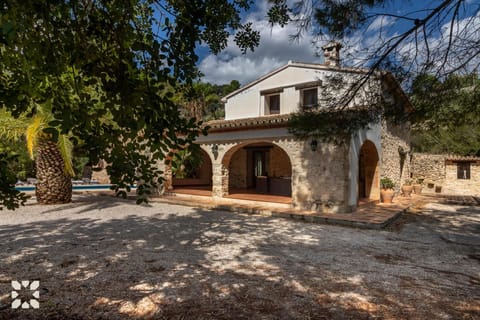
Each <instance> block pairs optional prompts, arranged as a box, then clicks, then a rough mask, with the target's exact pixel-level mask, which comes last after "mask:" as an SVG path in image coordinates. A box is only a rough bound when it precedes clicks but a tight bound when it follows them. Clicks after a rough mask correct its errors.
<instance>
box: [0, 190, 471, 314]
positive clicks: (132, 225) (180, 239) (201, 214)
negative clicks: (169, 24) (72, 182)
mask: <svg viewBox="0 0 480 320" xmlns="http://www.w3.org/2000/svg"><path fill="white" fill-rule="evenodd" d="M12 280H39V281H40V287H39V291H40V308H39V309H28V310H21V309H11V307H10V304H11V301H12V299H11V297H10V291H11V281H12ZM30 294H31V293H30V292H29V291H25V292H21V296H20V297H24V298H25V297H27V296H29V295H30ZM137 318H140V319H197V320H200V319H480V207H473V206H472V207H467V206H452V205H443V204H440V203H428V204H425V205H424V206H423V207H422V208H421V209H419V210H416V211H413V210H412V212H410V213H408V214H406V215H404V216H403V217H402V218H401V220H400V221H399V222H398V223H397V224H396V225H395V226H393V227H392V228H390V230H384V231H376V230H360V229H352V228H345V227H340V226H332V225H320V224H312V223H305V222H301V221H294V220H285V219H276V218H270V217H261V216H249V215H242V214H236V213H230V212H223V211H208V210H202V209H195V208H190V207H183V206H175V205H166V204H160V203H151V204H150V205H148V206H137V205H135V204H134V203H133V202H130V201H126V200H120V199H115V198H110V197H106V196H91V195H76V196H75V199H74V202H73V203H71V204H66V205H55V206H40V205H35V204H32V205H27V206H26V207H23V208H21V209H19V210H16V211H14V212H11V211H3V212H2V211H0V319H137Z"/></svg>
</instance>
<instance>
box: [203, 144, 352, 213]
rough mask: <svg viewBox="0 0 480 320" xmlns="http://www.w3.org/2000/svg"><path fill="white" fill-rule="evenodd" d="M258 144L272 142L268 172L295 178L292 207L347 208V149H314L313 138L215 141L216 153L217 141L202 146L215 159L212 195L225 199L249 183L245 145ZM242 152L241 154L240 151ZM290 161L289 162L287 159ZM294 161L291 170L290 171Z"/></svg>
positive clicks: (325, 210)
mask: <svg viewBox="0 0 480 320" xmlns="http://www.w3.org/2000/svg"><path fill="white" fill-rule="evenodd" d="M258 143H262V144H264V143H270V144H273V145H274V147H273V148H272V149H271V150H270V152H269V153H270V168H269V171H270V172H269V174H270V175H272V176H273V174H275V175H276V176H289V175H290V174H291V177H292V206H293V207H296V208H301V209H309V210H311V209H313V210H317V211H321V212H345V211H347V210H348V206H347V205H346V203H347V190H348V184H349V180H348V156H347V150H346V149H345V148H343V147H337V146H334V145H331V144H323V143H319V144H318V148H317V150H316V151H312V150H311V147H310V141H309V140H308V141H301V140H296V139H293V138H290V137H288V138H287V137H283V138H282V137H280V138H270V139H262V140H261V141H256V140H251V141H246V142H245V141H236V142H233V141H232V142H228V143H221V142H218V143H215V145H216V146H218V152H217V154H216V156H215V155H214V154H213V152H212V147H213V145H214V143H205V144H202V145H201V147H202V149H203V150H204V151H206V152H207V153H208V154H209V156H210V158H211V159H212V166H213V177H212V182H213V185H212V195H213V197H214V198H222V197H225V196H227V195H228V190H229V188H232V187H233V188H235V187H236V188H242V187H244V186H246V184H247V181H246V178H245V177H246V170H247V167H246V163H247V159H246V157H247V152H246V151H245V149H244V148H243V147H245V146H248V145H253V144H258ZM238 152H240V153H238ZM280 154H281V155H280ZM286 157H288V158H289V161H287V158H286ZM288 163H290V164H291V168H290V170H291V172H289V170H288Z"/></svg>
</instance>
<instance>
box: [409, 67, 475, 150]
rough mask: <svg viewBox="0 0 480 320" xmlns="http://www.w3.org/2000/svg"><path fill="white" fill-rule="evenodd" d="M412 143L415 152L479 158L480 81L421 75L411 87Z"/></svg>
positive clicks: (457, 76) (471, 77)
mask: <svg viewBox="0 0 480 320" xmlns="http://www.w3.org/2000/svg"><path fill="white" fill-rule="evenodd" d="M411 100H412V102H413V104H414V106H415V112H414V113H412V116H411V121H412V124H413V126H412V140H413V146H414V148H415V150H417V151H420V152H431V153H455V154H460V155H480V79H479V77H478V75H476V74H471V75H466V76H459V75H450V76H448V77H447V78H445V79H444V80H440V79H438V78H436V77H435V76H432V75H421V76H419V77H417V78H416V79H415V81H414V82H413V85H412V94H411Z"/></svg>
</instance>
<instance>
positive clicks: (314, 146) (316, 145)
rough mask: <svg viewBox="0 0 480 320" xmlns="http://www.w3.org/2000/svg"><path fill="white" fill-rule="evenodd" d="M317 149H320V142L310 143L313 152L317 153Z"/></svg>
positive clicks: (313, 141)
mask: <svg viewBox="0 0 480 320" xmlns="http://www.w3.org/2000/svg"><path fill="white" fill-rule="evenodd" d="M317 147H318V141H317V140H315V139H313V140H312V141H311V142H310V149H312V151H313V152H315V151H317Z"/></svg>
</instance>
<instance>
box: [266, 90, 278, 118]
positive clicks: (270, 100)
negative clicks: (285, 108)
mask: <svg viewBox="0 0 480 320" xmlns="http://www.w3.org/2000/svg"><path fill="white" fill-rule="evenodd" d="M265 103H266V105H267V114H280V95H279V94H272V95H268V96H266V97H265Z"/></svg>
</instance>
